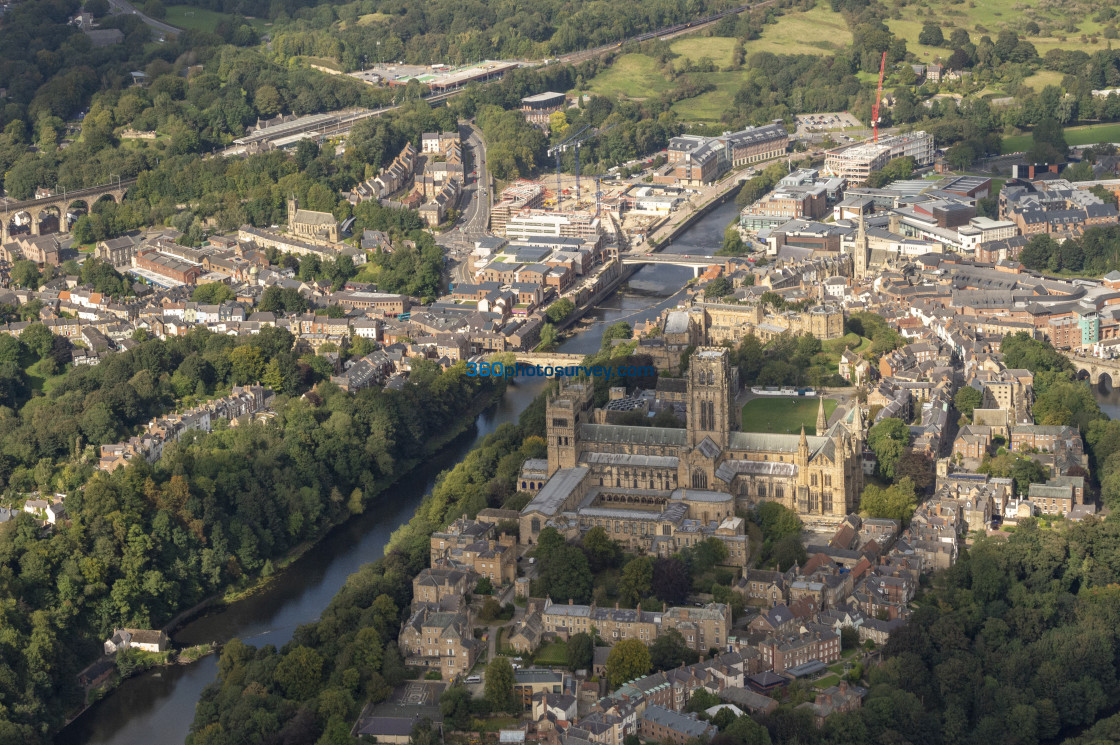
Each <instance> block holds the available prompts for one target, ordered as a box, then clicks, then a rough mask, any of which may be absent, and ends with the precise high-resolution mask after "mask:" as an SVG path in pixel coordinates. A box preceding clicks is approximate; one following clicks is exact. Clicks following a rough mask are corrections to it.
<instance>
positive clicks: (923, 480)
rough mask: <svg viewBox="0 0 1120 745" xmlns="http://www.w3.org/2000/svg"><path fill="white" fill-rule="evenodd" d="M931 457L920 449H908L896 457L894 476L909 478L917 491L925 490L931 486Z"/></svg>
mask: <svg viewBox="0 0 1120 745" xmlns="http://www.w3.org/2000/svg"><path fill="white" fill-rule="evenodd" d="M933 470H934V464H933V458H931V457H929V455H927V454H926V453H923V452H921V451H920V450H914V449H913V448H910V449H908V450H907V451H906V452H905V453H903V454H902V457H901V458H899V459H898V464H897V465H896V466H895V468H894V471H895V477H896V478H899V479H910V481H911V482H912V483H913V484H914V488H915V489H917V490H918V491H922V492H924V491H926V490H927V489H929V487H931V486H933Z"/></svg>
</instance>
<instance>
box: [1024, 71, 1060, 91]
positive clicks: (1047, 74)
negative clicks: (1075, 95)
mask: <svg viewBox="0 0 1120 745" xmlns="http://www.w3.org/2000/svg"><path fill="white" fill-rule="evenodd" d="M1064 77H1065V75H1063V74H1062V73H1060V72H1058V71H1057V70H1039V71H1038V72H1036V73H1035V74H1034V75H1031V76H1030V77H1029V78H1027V79H1026V80H1024V81H1023V83H1024V84H1025V85H1029V86H1030V87H1032V88H1034V89H1035V90H1036V91H1039V92H1041V91H1042V89H1043V88H1045V87H1046V86H1048V85H1061V84H1062V78H1064Z"/></svg>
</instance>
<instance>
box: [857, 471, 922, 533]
mask: <svg viewBox="0 0 1120 745" xmlns="http://www.w3.org/2000/svg"><path fill="white" fill-rule="evenodd" d="M859 506H860V513H861V514H863V515H866V516H868V517H883V518H889V519H892V520H899V521H901V522H902V524H903V525H907V524H909V522H910V516H911V515H913V514H914V510H915V509H916V508H917V506H918V498H917V495H916V494H915V492H914V482H913V481H911V480H910V479H908V478H903V479H899V481H898V483H896V484H892V485H891V486H889V487H887V488H885V489H884V488H882V487H879V486H876V485H874V484H868V485H867V486H866V487H864V489H863V494H862V495H860V501H859Z"/></svg>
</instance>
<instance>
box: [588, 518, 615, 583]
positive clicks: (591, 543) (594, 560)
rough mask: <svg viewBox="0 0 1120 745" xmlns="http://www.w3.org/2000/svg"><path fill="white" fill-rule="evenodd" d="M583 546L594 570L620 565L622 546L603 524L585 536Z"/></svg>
mask: <svg viewBox="0 0 1120 745" xmlns="http://www.w3.org/2000/svg"><path fill="white" fill-rule="evenodd" d="M583 548H584V550H585V551H587V557H588V559H589V561H590V564H591V569H592V570H593V571H596V572H598V571H601V570H603V569H607V568H608V567H615V566H618V564H619V562H620V561H622V546H621V545H619V543H618V541H615V540H612V539H611V537H610V536H608V535H607V531H606V530H604V529H603V527H602V526H600V525H596V526H595V527H593V528H591V530H589V531H587V533H586V535H584V536H583Z"/></svg>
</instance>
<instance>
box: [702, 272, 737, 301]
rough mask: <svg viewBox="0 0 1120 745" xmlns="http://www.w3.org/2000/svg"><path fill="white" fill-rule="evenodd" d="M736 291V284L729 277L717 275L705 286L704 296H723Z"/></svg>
mask: <svg viewBox="0 0 1120 745" xmlns="http://www.w3.org/2000/svg"><path fill="white" fill-rule="evenodd" d="M734 291H735V286H734V285H733V284H732V283H731V280H730V279H728V278H727V277H716V278H715V279H713V280H712V281H711V282H709V283H708V284H707V285H706V286H705V287H704V297H708V298H721V297H726V296H727V295H730V294H731V293H732V292H734Z"/></svg>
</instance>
